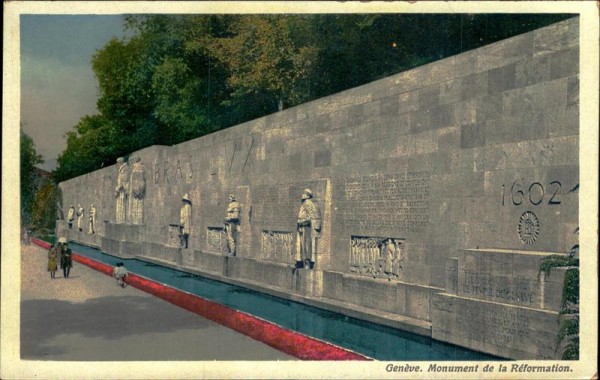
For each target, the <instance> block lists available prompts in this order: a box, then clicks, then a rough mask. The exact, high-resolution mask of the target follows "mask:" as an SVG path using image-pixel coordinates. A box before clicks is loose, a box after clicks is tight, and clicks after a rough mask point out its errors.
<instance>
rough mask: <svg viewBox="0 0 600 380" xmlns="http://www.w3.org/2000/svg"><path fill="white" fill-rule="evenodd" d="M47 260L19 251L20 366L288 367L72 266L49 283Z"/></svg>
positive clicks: (247, 343) (252, 345)
mask: <svg viewBox="0 0 600 380" xmlns="http://www.w3.org/2000/svg"><path fill="white" fill-rule="evenodd" d="M46 255H47V251H46V250H45V249H42V248H40V247H37V246H35V245H33V244H32V245H26V246H23V247H22V255H21V358H22V359H23V360H29V359H32V360H72V361H106V360H114V361H128V360H193V361H200V360H294V358H293V357H291V356H288V355H286V354H284V353H282V352H280V351H277V350H275V349H273V348H271V347H269V346H267V345H265V344H263V343H260V342H258V341H255V340H253V339H251V338H249V337H247V336H245V335H242V334H238V333H236V332H234V331H232V330H230V329H228V328H225V327H223V326H221V325H218V324H216V323H214V322H212V321H209V320H207V319H204V318H202V317H200V316H198V315H196V314H193V313H190V312H188V311H186V310H183V309H181V308H179V307H177V306H174V305H172V304H170V303H168V302H166V301H163V300H161V299H159V298H156V297H153V296H151V295H149V294H147V293H144V292H142V291H140V290H138V289H135V288H133V287H127V288H125V289H122V288H120V287H118V286H117V285H116V282H115V280H114V279H112V278H110V277H109V276H107V275H104V274H102V273H99V272H97V271H95V270H92V269H90V268H88V267H86V266H84V265H81V264H78V263H76V262H75V263H74V267H73V268H72V269H71V274H70V276H69V278H68V279H66V278H63V277H62V272H61V271H60V270H59V271H58V272H57V273H56V275H57V277H56V278H55V279H51V278H50V274H49V272H47V271H46V265H47V256H46Z"/></svg>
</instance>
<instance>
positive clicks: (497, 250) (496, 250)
mask: <svg viewBox="0 0 600 380" xmlns="http://www.w3.org/2000/svg"><path fill="white" fill-rule="evenodd" d="M463 251H466V252H482V253H500V254H511V255H532V256H549V255H564V256H566V255H567V254H566V253H564V252H548V251H525V250H520V249H502V248H477V249H475V248H469V249H463Z"/></svg>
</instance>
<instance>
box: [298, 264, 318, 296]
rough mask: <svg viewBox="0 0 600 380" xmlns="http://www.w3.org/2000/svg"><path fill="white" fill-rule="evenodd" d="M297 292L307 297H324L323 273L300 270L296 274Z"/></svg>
mask: <svg viewBox="0 0 600 380" xmlns="http://www.w3.org/2000/svg"><path fill="white" fill-rule="evenodd" d="M294 277H295V279H296V292H297V293H299V294H300V295H302V296H307V297H321V296H322V295H323V271H320V270H311V269H298V270H296V271H295V272H294Z"/></svg>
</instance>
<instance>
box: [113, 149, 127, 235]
mask: <svg viewBox="0 0 600 380" xmlns="http://www.w3.org/2000/svg"><path fill="white" fill-rule="evenodd" d="M117 165H119V168H118V173H117V187H116V189H115V197H116V198H117V210H116V213H115V222H116V223H119V224H120V223H125V215H126V204H127V190H128V185H129V184H128V183H127V177H128V174H129V173H128V172H129V170H128V169H129V166H128V165H127V162H125V160H124V159H123V157H119V158H117Z"/></svg>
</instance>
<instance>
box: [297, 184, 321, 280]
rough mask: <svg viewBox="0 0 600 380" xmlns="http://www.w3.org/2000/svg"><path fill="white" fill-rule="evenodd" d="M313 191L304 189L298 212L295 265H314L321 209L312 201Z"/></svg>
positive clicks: (299, 266) (311, 266) (319, 230)
mask: <svg viewBox="0 0 600 380" xmlns="http://www.w3.org/2000/svg"><path fill="white" fill-rule="evenodd" d="M312 199H313V193H312V191H311V190H310V189H305V190H304V192H303V193H302V205H301V206H300V211H299V212H298V223H297V229H298V235H297V240H296V267H298V268H302V267H310V268H311V269H312V268H313V267H314V264H315V258H316V253H317V241H318V238H319V237H320V236H321V210H319V207H318V206H317V205H316V204H315V203H314V202H313V200H312Z"/></svg>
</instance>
